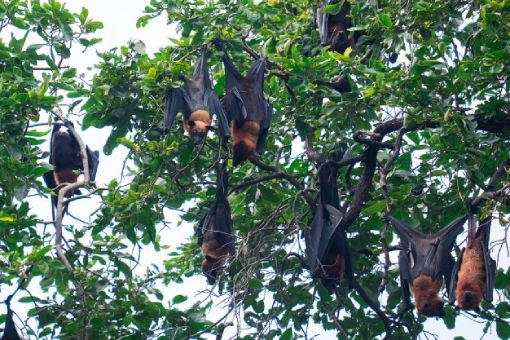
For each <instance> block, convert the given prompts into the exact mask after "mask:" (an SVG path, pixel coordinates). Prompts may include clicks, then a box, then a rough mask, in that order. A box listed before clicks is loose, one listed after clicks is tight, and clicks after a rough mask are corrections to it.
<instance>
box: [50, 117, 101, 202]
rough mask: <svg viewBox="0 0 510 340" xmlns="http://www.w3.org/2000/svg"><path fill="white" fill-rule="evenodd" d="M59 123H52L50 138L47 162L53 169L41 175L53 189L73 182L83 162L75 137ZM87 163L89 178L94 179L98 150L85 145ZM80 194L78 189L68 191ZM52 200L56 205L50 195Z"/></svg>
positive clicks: (70, 194) (65, 123) (55, 198)
mask: <svg viewBox="0 0 510 340" xmlns="http://www.w3.org/2000/svg"><path fill="white" fill-rule="evenodd" d="M68 124H69V125H71V126H73V124H72V123H71V122H64V123H63V125H66V126H67V125H68ZM61 125H62V124H60V123H59V122H57V123H55V124H54V125H53V130H52V132H51V139H50V159H49V163H50V164H51V165H53V167H54V169H53V170H51V171H48V172H46V173H45V174H44V175H43V178H44V182H45V183H46V186H47V187H48V188H50V189H52V190H54V191H55V193H56V194H58V190H57V189H56V188H57V187H58V186H59V185H60V184H62V183H75V182H76V181H77V180H78V177H79V175H80V171H79V170H83V162H82V158H81V153H80V146H79V144H78V141H76V138H74V136H73V135H72V134H71V133H70V132H68V131H61V130H60V128H61ZM85 150H86V154H87V158H88V163H89V174H90V180H91V181H94V180H95V179H96V173H97V167H98V165H99V152H98V151H92V150H90V149H89V147H88V146H86V147H85ZM75 193H76V194H78V195H80V194H81V193H80V190H75V191H74V193H69V196H72V195H73V194H75ZM52 202H53V204H54V206H56V205H57V197H56V196H52Z"/></svg>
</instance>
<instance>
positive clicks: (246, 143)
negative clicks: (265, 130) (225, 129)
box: [232, 120, 260, 164]
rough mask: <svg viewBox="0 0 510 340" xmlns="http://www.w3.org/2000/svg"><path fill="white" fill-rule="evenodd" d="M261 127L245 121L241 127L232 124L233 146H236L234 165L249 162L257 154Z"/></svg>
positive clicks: (234, 123) (255, 123) (235, 123)
mask: <svg viewBox="0 0 510 340" xmlns="http://www.w3.org/2000/svg"><path fill="white" fill-rule="evenodd" d="M259 132H260V125H259V123H257V122H254V121H251V120H249V121H245V122H244V123H243V125H242V126H241V127H239V126H238V125H237V122H236V121H234V122H233V124H232V144H233V145H234V164H239V163H241V162H243V161H245V160H247V159H248V158H249V157H250V156H251V155H253V153H254V152H255V148H256V147H257V141H258V138H259Z"/></svg>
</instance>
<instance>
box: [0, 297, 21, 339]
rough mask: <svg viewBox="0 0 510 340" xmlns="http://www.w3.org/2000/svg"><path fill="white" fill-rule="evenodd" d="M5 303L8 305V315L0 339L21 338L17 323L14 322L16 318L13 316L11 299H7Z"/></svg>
mask: <svg viewBox="0 0 510 340" xmlns="http://www.w3.org/2000/svg"><path fill="white" fill-rule="evenodd" d="M5 305H6V306H7V316H6V317H5V326H4V333H3V335H2V338H1V339H0V340H21V337H20V336H19V334H18V330H17V329H16V325H15V324H14V320H13V318H12V309H11V303H10V301H9V300H6V301H5Z"/></svg>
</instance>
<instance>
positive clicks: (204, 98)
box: [164, 50, 230, 144]
mask: <svg viewBox="0 0 510 340" xmlns="http://www.w3.org/2000/svg"><path fill="white" fill-rule="evenodd" d="M206 53H207V52H206V51H205V50H204V51H203V52H202V56H201V57H200V59H199V60H198V62H197V65H196V66H195V72H194V73H193V77H192V78H191V79H187V78H184V77H183V78H182V80H183V81H184V85H183V86H181V87H179V88H171V89H169V90H168V92H167V96H166V100H165V124H164V126H165V130H166V131H168V130H169V129H170V128H171V127H172V124H173V122H174V120H175V116H176V115H177V113H178V112H181V113H182V114H183V116H184V120H183V125H184V129H185V130H186V131H187V132H188V133H189V135H190V136H191V139H192V140H193V142H194V143H195V144H201V143H202V142H203V141H204V139H205V137H206V136H207V132H208V131H209V130H214V129H215V128H213V127H212V116H214V115H215V116H216V117H217V119H218V126H219V133H220V137H221V138H222V140H223V141H225V140H226V139H228V137H229V135H230V132H229V128H228V121H227V118H226V117H225V112H224V111H223V107H222V105H221V103H220V100H219V99H218V97H217V96H216V94H215V93H214V91H213V87H212V83H211V78H210V76H209V70H208V68H207V55H206Z"/></svg>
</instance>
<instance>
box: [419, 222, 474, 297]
mask: <svg viewBox="0 0 510 340" xmlns="http://www.w3.org/2000/svg"><path fill="white" fill-rule="evenodd" d="M467 218H468V215H464V216H461V217H459V218H457V219H456V220H454V221H453V222H451V223H450V224H449V225H447V226H446V227H444V228H443V229H441V230H440V231H438V232H437V233H435V234H433V235H430V236H429V239H430V243H431V244H432V247H429V253H428V254H427V257H426V259H425V263H424V268H423V269H424V271H425V272H427V273H430V274H429V275H431V276H432V277H433V278H436V277H438V276H440V275H444V276H445V280H446V281H445V284H446V287H449V286H450V279H451V273H452V270H453V266H454V264H455V260H454V259H453V257H452V255H451V250H452V247H453V243H454V242H455V239H456V238H457V235H459V234H460V233H461V232H462V230H463V227H464V223H465V222H466V220H467Z"/></svg>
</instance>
